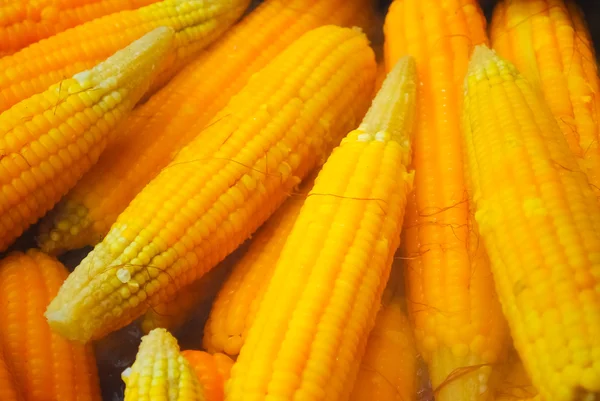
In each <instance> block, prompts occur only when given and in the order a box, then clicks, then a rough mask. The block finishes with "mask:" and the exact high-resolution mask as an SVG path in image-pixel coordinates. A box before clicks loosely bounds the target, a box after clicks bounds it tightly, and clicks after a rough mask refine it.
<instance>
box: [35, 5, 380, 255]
mask: <svg viewBox="0 0 600 401" xmlns="http://www.w3.org/2000/svg"><path fill="white" fill-rule="evenodd" d="M369 2H370V0H288V1H282V0H267V1H265V3H263V4H261V5H260V6H259V7H258V8H257V9H256V10H254V11H252V13H251V14H250V15H249V16H248V17H247V18H245V19H243V20H242V21H241V22H240V23H239V24H238V25H236V26H235V27H233V28H232V29H231V30H230V31H229V32H227V34H225V36H224V37H223V38H222V39H221V40H220V41H219V42H218V43H216V44H215V45H214V46H213V47H211V48H210V49H209V51H207V52H206V53H205V54H203V55H202V56H201V57H200V58H199V59H197V60H196V61H194V62H193V63H192V64H190V65H189V66H188V67H187V68H186V69H185V70H184V71H182V72H181V73H180V74H179V75H178V76H177V77H176V78H174V80H173V81H172V82H170V83H169V85H168V86H167V87H165V88H164V89H163V90H162V91H160V92H159V93H157V94H156V95H155V96H154V97H153V98H152V99H150V100H149V101H148V102H147V103H146V104H144V105H142V106H140V107H139V108H137V109H136V110H135V111H134V112H133V113H132V116H131V118H129V119H128V121H127V122H126V123H125V124H124V126H123V128H122V129H121V132H120V135H119V139H118V140H117V141H116V142H115V143H114V144H112V145H111V146H110V147H109V148H108V149H107V150H106V152H105V153H104V154H103V155H102V157H101V158H100V160H99V161H98V164H97V165H96V166H94V168H93V169H92V170H91V171H90V173H89V174H87V175H86V176H85V177H84V178H83V179H82V180H81V181H80V182H79V183H78V185H77V186H76V187H75V188H74V189H73V191H71V192H70V193H69V194H68V195H67V196H66V197H65V199H64V200H63V201H62V202H61V203H59V204H58V205H57V206H56V208H55V209H54V211H53V212H52V213H51V214H50V215H49V216H48V217H47V218H46V219H45V220H44V221H43V223H42V224H41V226H40V235H39V238H38V242H39V243H40V245H41V247H42V249H44V250H45V251H47V252H52V253H60V252H62V251H64V250H69V249H75V248H80V247H83V246H85V245H95V244H96V243H98V242H99V241H101V240H102V238H103V237H104V236H105V235H106V233H107V232H108V230H109V229H110V226H111V225H112V224H113V223H114V222H115V221H116V219H117V216H118V215H119V214H120V213H121V212H122V211H123V210H125V208H126V207H127V205H128V204H129V203H130V202H131V200H132V199H133V198H134V197H135V196H136V195H137V194H138V192H140V191H141V190H142V189H143V188H144V186H145V185H146V184H147V183H148V182H149V181H150V180H151V179H152V178H154V177H155V176H156V174H157V173H158V172H159V171H160V169H161V168H162V167H164V166H165V165H166V164H167V163H168V162H170V161H171V158H172V155H173V153H174V152H176V151H177V150H178V149H180V148H181V147H182V146H183V145H184V144H186V143H187V142H189V141H190V140H191V139H193V138H194V136H195V135H197V134H198V131H193V130H189V127H190V126H191V125H193V124H194V123H195V124H197V125H205V124H206V123H208V122H209V121H210V119H211V118H213V117H214V115H215V114H216V113H217V112H218V111H219V110H220V109H222V108H223V106H225V105H226V104H227V102H228V101H229V99H230V97H231V96H232V95H234V94H235V93H237V92H238V91H239V90H240V89H241V88H242V87H243V86H244V85H245V84H246V82H247V81H248V79H249V78H250V77H251V76H252V74H254V73H255V72H257V71H259V70H260V69H261V68H262V67H264V66H265V65H266V64H267V63H268V62H269V61H270V60H271V59H272V58H273V57H275V56H276V55H277V54H279V53H280V52H281V51H282V50H283V49H285V48H286V47H287V46H288V45H289V44H290V43H292V42H293V41H294V40H295V39H297V38H299V37H300V36H301V35H302V34H304V33H306V32H307V31H309V30H311V29H312V28H315V27H318V26H319V25H323V24H326V23H331V24H338V25H348V26H352V25H354V24H356V23H359V22H360V21H361V19H362V18H363V17H364V16H365V15H368V14H369V11H370V8H369V6H368V3H369ZM249 37H251V38H252V40H251V41H250V40H249V39H248V38H249ZM140 133H143V135H141V134H140Z"/></svg>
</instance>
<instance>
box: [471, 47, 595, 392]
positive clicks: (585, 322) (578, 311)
mask: <svg viewBox="0 0 600 401" xmlns="http://www.w3.org/2000/svg"><path fill="white" fill-rule="evenodd" d="M463 126H464V137H465V144H466V155H467V157H466V161H467V165H468V169H469V178H470V180H469V182H470V188H469V189H470V191H469V192H470V194H471V195H472V196H473V201H474V206H475V218H476V219H477V222H478V224H479V227H480V229H481V237H482V239H483V243H484V244H485V245H486V248H487V249H488V250H489V253H490V260H491V266H492V271H493V273H494V278H495V282H496V287H497V290H498V294H499V296H500V300H501V302H502V306H503V309H504V313H505V314H506V316H507V318H508V323H509V326H510V328H511V332H512V335H513V338H514V342H515V348H516V349H517V351H518V352H519V355H520V356H521V359H522V360H523V364H524V365H525V368H526V370H527V372H528V373H529V375H530V377H531V379H532V382H533V384H534V385H535V386H536V387H537V388H538V390H539V392H540V396H541V397H542V398H544V399H546V400H552V401H575V400H597V399H600V363H599V361H600V319H599V317H600V291H599V289H600V204H599V203H598V201H597V199H596V196H595V194H594V192H593V191H592V188H591V187H590V186H589V183H588V180H587V178H586V177H585V174H582V171H581V170H580V168H579V166H578V163H577V159H576V157H575V156H574V155H573V154H572V153H571V151H570V149H569V146H568V144H567V141H566V140H565V138H564V136H563V135H562V133H561V130H560V127H559V126H558V124H557V123H556V120H555V119H554V117H553V115H552V113H551V111H550V109H549V107H548V106H547V105H546V103H545V102H544V100H543V98H542V97H541V96H540V95H539V93H538V91H537V90H536V89H534V87H533V86H532V85H530V84H529V83H528V82H527V81H526V80H525V78H524V77H522V76H521V75H520V74H519V73H518V71H517V69H516V68H515V66H513V65H512V64H510V63H509V62H508V61H506V60H504V59H501V58H500V57H498V56H497V55H496V54H495V53H494V52H492V51H490V50H489V49H488V48H486V47H483V46H480V47H478V48H477V49H476V51H475V53H474V54H473V59H472V61H471V65H470V67H469V73H468V75H467V85H466V94H465V108H464V118H463Z"/></svg>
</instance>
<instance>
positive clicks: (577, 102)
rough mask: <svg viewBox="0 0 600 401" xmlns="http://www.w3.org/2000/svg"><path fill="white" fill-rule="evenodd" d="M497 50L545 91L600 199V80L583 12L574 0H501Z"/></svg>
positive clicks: (495, 18) (494, 23)
mask: <svg viewBox="0 0 600 401" xmlns="http://www.w3.org/2000/svg"><path fill="white" fill-rule="evenodd" d="M491 39H492V45H493V47H494V50H496V51H497V52H498V54H499V55H500V56H501V57H504V58H506V59H507V60H509V61H510V62H512V63H514V64H515V66H516V67H517V69H518V70H519V71H520V72H521V74H523V76H524V77H525V78H526V79H527V80H529V82H531V83H532V84H534V85H535V86H536V87H537V88H538V89H539V90H541V91H542V93H543V95H544V98H545V99H546V102H547V103H548V105H549V106H550V109H551V110H552V113H553V114H554V117H556V120H557V121H558V124H559V126H560V128H561V129H562V132H563V134H564V136H565V138H566V139H567V143H568V144H569V147H570V149H571V151H572V152H573V154H574V155H575V156H576V157H577V159H578V161H579V163H580V167H581V169H582V170H583V171H584V172H585V173H586V174H587V177H588V179H589V182H590V184H591V185H592V187H593V188H594V191H595V192H596V196H597V197H599V198H600V78H599V77H598V66H597V65H596V55H595V54H594V45H593V44H592V39H591V37H590V32H589V31H588V28H587V26H586V23H585V19H584V16H583V15H582V13H581V11H580V10H579V9H578V7H577V5H576V4H575V2H573V1H569V0H567V1H566V2H565V1H563V0H529V1H506V0H504V1H501V2H499V3H498V5H497V6H496V8H495V10H494V14H493V19H492V25H491Z"/></svg>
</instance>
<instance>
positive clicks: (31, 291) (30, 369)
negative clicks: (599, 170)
mask: <svg viewBox="0 0 600 401" xmlns="http://www.w3.org/2000/svg"><path fill="white" fill-rule="evenodd" d="M67 275H68V271H67V269H65V267H64V266H63V265H62V264H61V263H60V262H58V261H57V260H56V259H53V258H52V257H50V256H48V255H45V254H43V253H41V252H39V251H36V250H30V251H28V252H27V253H21V252H15V253H11V254H9V255H8V256H7V257H5V258H4V259H3V260H2V261H0V310H1V311H2V313H0V343H1V346H3V347H4V350H5V351H6V358H7V359H8V361H9V365H10V366H11V367H12V368H14V377H15V378H16V382H17V384H18V387H19V389H20V390H22V392H23V394H24V396H25V397H24V399H25V401H45V400H60V401H94V400H95V401H100V399H101V398H100V386H99V382H98V373H97V370H96V360H95V357H94V350H93V348H92V346H91V345H90V346H85V345H82V344H78V343H71V342H69V341H67V340H65V339H64V338H63V337H61V336H59V335H58V334H56V333H53V332H52V331H51V330H50V327H48V323H47V322H46V319H45V318H44V315H43V311H44V309H45V308H46V306H47V305H48V303H49V302H50V300H51V299H52V298H53V297H54V296H55V295H56V293H57V292H58V288H59V287H60V285H61V284H62V283H63V281H64V280H65V279H66V278H67ZM1 391H2V390H0V392H1ZM1 399H2V401H4V400H5V398H1Z"/></svg>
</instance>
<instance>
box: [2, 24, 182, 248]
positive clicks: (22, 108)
mask: <svg viewBox="0 0 600 401" xmlns="http://www.w3.org/2000/svg"><path fill="white" fill-rule="evenodd" d="M172 40H173V30H172V29H171V28H157V29H155V30H154V31H152V32H151V33H149V34H147V35H145V36H144V37H142V38H141V39H139V40H137V41H135V42H133V43H132V44H131V45H130V46H128V47H126V48H125V49H123V50H120V51H118V52H117V53H115V54H114V55H113V56H111V57H110V58H108V59H107V60H106V61H104V62H102V63H100V64H98V65H97V66H95V67H94V68H92V69H91V70H88V71H84V72H81V73H79V74H76V75H75V76H73V78H70V79H66V80H64V81H61V82H60V83H58V84H55V85H52V86H51V87H50V88H49V89H48V90H46V91H45V92H42V93H40V94H37V95H34V96H32V97H31V98H29V99H26V100H24V101H22V102H20V103H18V104H16V105H15V106H14V107H12V108H11V109H10V110H7V111H5V112H4V113H1V114H0V190H1V191H2V192H3V196H2V197H0V251H3V250H5V249H6V248H7V247H8V245H10V244H11V243H12V242H13V241H14V240H15V239H16V238H17V237H18V236H19V235H21V233H22V232H23V231H24V230H25V229H26V228H27V227H28V226H29V225H30V224H33V223H35V222H36V221H37V219H39V218H40V217H41V216H43V215H44V213H46V212H47V211H48V210H49V209H51V208H52V206H54V204H55V203H56V202H58V200H59V199H60V198H61V196H63V195H64V194H65V193H66V192H67V191H68V190H69V189H70V188H71V187H73V185H75V183H76V182H77V180H78V179H79V178H80V177H81V176H82V175H83V174H84V173H85V171H87V169H89V167H90V166H91V165H92V164H93V163H94V162H95V161H96V160H97V159H98V156H99V155H100V153H101V152H102V150H103V149H104V148H105V147H106V144H107V142H108V140H109V139H110V133H111V131H112V129H113V128H114V127H115V126H116V125H117V124H118V123H119V122H120V121H122V120H123V119H124V118H125V117H126V116H127V114H128V113H129V111H131V109H132V108H133V106H134V105H135V103H136V102H137V101H138V99H139V98H140V97H141V96H142V95H143V93H144V92H145V91H146V90H147V88H148V84H149V82H150V81H151V80H152V78H153V77H154V76H155V73H154V71H155V70H156V69H157V67H159V66H160V64H161V63H162V62H163V59H164V56H165V55H166V54H168V51H169V50H170V49H171V45H172Z"/></svg>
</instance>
